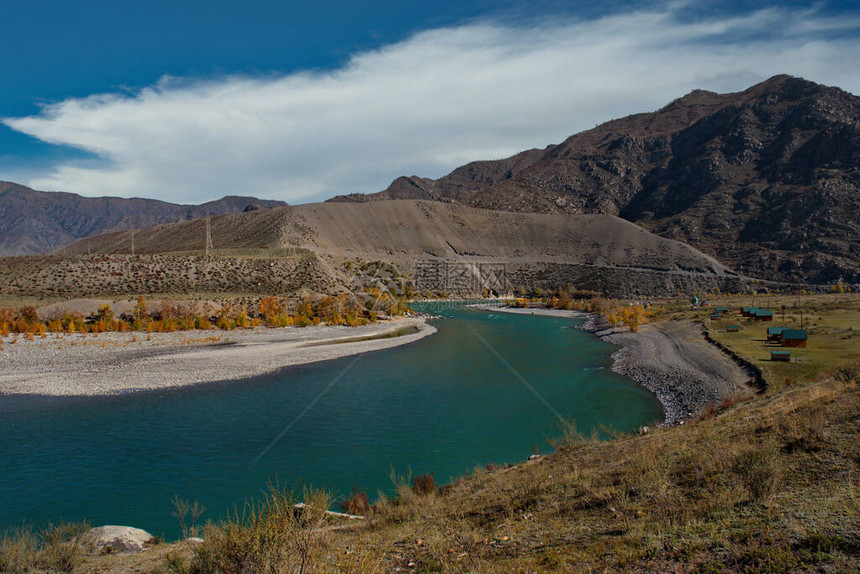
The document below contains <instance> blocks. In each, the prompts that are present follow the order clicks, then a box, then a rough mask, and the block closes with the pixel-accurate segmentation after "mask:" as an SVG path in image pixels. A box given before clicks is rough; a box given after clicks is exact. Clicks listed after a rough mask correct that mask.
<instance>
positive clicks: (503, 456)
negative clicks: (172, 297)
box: [0, 306, 662, 539]
mask: <svg viewBox="0 0 860 574" xmlns="http://www.w3.org/2000/svg"><path fill="white" fill-rule="evenodd" d="M423 310H426V311H428V312H431V313H434V314H437V315H442V316H443V318H441V319H437V320H434V324H435V325H436V327H437V328H438V329H439V332H438V333H437V334H435V335H433V336H430V337H427V338H425V339H422V340H420V341H418V342H416V343H413V344H410V345H405V346H401V347H397V348H394V349H389V350H384V351H377V352H373V353H367V354H363V355H358V356H357V357H347V358H345V359H338V360H334V361H328V362H323V363H317V364H312V365H306V366H302V367H291V368H288V369H285V370H283V371H281V372H278V373H277V374H273V375H269V376H266V377H260V378H255V379H250V380H247V381H241V382H224V383H214V384H205V385H197V386H193V387H186V388H182V389H176V390H170V391H163V392H144V393H136V394H130V395H122V396H107V397H86V398H47V397H22V396H6V397H0V530H2V529H3V528H6V527H10V526H16V525H17V526H20V525H21V524H22V523H25V522H26V523H28V524H34V525H37V526H38V525H44V524H46V523H48V522H53V523H57V522H58V521H59V520H62V519H64V520H80V519H83V518H86V519H88V520H90V521H91V522H92V523H93V524H94V525H101V524H125V525H130V526H137V527H140V528H144V529H146V530H149V531H150V532H152V533H154V534H158V535H161V536H163V537H165V538H168V539H173V538H175V537H176V536H177V535H178V526H177V524H176V520H175V519H174V518H173V517H172V516H171V512H172V500H173V498H174V496H179V497H180V498H185V499H188V500H198V501H200V502H201V503H202V504H203V505H204V506H205V507H206V508H207V510H206V513H205V514H204V516H203V519H210V520H218V519H219V518H223V517H225V516H226V514H227V513H228V512H229V511H230V509H232V508H233V507H234V506H235V505H241V504H242V503H243V501H244V500H246V499H248V498H250V497H255V496H257V495H259V494H260V492H261V491H262V490H263V489H265V487H266V485H267V482H268V481H270V480H273V479H277V481H278V482H279V483H280V484H282V485H287V486H290V487H296V488H298V489H300V488H301V486H302V485H314V486H323V487H327V488H329V489H332V490H333V491H334V492H336V493H338V494H339V495H344V494H346V493H348V492H349V491H350V490H351V489H352V488H353V487H354V486H358V487H359V488H360V489H366V490H367V492H368V493H369V494H370V495H371V497H374V496H375V495H376V493H377V492H378V491H380V490H381V491H383V492H387V491H390V490H391V489H392V486H391V480H390V478H389V474H390V470H391V469H392V468H393V469H394V471H395V472H397V473H398V474H404V473H406V472H408V471H409V470H410V469H411V471H412V472H413V473H414V474H422V473H425V472H433V473H434V475H435V477H436V479H437V481H439V482H442V483H444V482H447V481H449V480H452V479H453V478H455V477H457V476H459V475H462V474H463V473H465V472H467V471H469V470H471V469H473V468H475V467H476V466H478V465H482V466H483V465H486V464H489V463H495V464H503V463H510V462H516V461H520V460H523V459H525V458H527V457H528V456H529V455H530V454H532V452H533V451H534V450H539V451H540V452H549V451H550V450H551V447H550V445H549V442H548V441H549V440H551V439H552V438H554V437H558V436H559V435H560V434H561V425H560V423H559V419H558V415H560V416H561V417H563V418H564V419H566V420H568V421H575V422H576V425H577V428H578V429H580V430H585V431H586V432H588V430H589V429H591V428H597V427H598V426H599V425H603V426H605V427H608V428H612V429H617V430H619V431H630V430H634V429H636V428H638V427H639V426H641V425H643V424H650V423H652V422H654V421H655V420H658V419H661V418H662V411H661V408H660V405H659V403H658V402H657V401H656V399H655V398H654V397H653V396H652V395H651V394H650V393H648V392H646V391H645V390H643V389H642V388H640V387H638V386H637V385H635V384H633V383H632V382H630V381H628V380H626V379H624V378H622V377H619V376H616V375H614V374H612V373H610V372H609V371H608V370H607V369H605V367H606V366H607V365H608V363H609V355H610V354H611V353H612V351H613V350H614V348H613V347H612V346H610V345H608V344H605V343H603V342H601V341H600V340H598V339H597V338H595V337H593V336H592V335H589V334H587V333H583V332H581V331H579V330H577V329H574V328H571V327H572V326H573V325H575V324H576V323H577V321H576V320H571V319H561V318H556V317H542V316H535V315H514V314H507V313H500V312H487V311H479V310H470V309H458V308H454V307H453V306H452V307H449V308H444V307H443V308H440V307H427V308H424V309H423ZM128 376H129V377H133V376H134V373H129V374H128ZM278 437H280V438H278ZM276 439H277V440H276ZM267 448H268V450H267ZM261 454H262V456H261Z"/></svg>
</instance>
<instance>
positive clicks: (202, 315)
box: [0, 289, 409, 348]
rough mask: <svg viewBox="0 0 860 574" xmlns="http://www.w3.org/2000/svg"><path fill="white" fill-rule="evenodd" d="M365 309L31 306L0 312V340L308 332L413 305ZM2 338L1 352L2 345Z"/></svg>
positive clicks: (242, 303)
mask: <svg viewBox="0 0 860 574" xmlns="http://www.w3.org/2000/svg"><path fill="white" fill-rule="evenodd" d="M364 295H365V297H364V298H365V304H364V305H362V304H360V303H359V301H358V299H357V298H356V297H354V296H352V295H347V294H342V295H337V296H326V297H318V298H312V297H309V296H306V297H302V298H300V299H298V300H297V301H290V300H288V299H284V298H278V297H274V296H268V297H262V298H256V299H253V298H252V299H240V300H230V299H225V300H222V301H221V302H220V303H218V304H214V305H213V304H212V303H210V302H203V301H199V300H189V301H177V300H172V299H165V300H161V301H158V302H157V304H150V303H149V302H148V301H147V300H146V298H145V297H144V296H143V295H141V296H139V297H138V298H137V301H136V303H135V305H134V308H133V310H132V311H131V312H129V313H126V314H123V315H120V316H117V315H116V314H115V313H114V311H113V309H112V308H111V306H110V304H107V303H105V304H101V305H99V306H98V311H97V312H95V313H92V314H90V315H89V316H85V315H84V314H83V313H79V312H69V311H56V312H53V313H51V314H50V316H49V317H47V318H44V319H43V318H41V317H40V316H39V312H38V310H37V309H36V308H35V307H34V306H32V305H24V306H21V307H19V308H17V309H15V308H0V337H2V338H5V337H10V336H11V338H10V339H9V342H11V343H15V342H16V341H17V337H18V336H19V335H20V336H23V337H24V338H25V339H27V340H33V339H34V338H35V337H41V338H45V337H46V336H47V333H55V334H57V335H59V336H62V335H63V334H67V335H73V334H75V333H78V334H84V335H86V334H87V333H91V334H94V335H95V336H98V334H99V333H105V332H127V331H145V332H147V333H171V332H174V331H188V330H192V329H215V328H217V329H222V330H232V329H237V328H241V329H247V328H253V327H258V326H261V325H263V326H267V327H274V328H277V327H289V326H296V327H307V326H309V325H319V324H321V323H325V324H327V325H348V326H351V327H354V326H357V325H364V324H367V323H370V322H373V321H376V319H377V316H378V315H379V314H383V315H402V314H404V313H405V312H407V311H408V310H409V307H408V305H406V304H405V302H403V301H402V300H398V299H396V298H395V297H393V296H392V295H391V294H390V293H387V292H383V291H381V290H380V289H368V290H367V291H366V292H365V294H364ZM2 338H0V348H2V343H3V339H2Z"/></svg>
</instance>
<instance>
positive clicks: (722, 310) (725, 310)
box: [714, 307, 729, 313]
mask: <svg viewBox="0 0 860 574" xmlns="http://www.w3.org/2000/svg"><path fill="white" fill-rule="evenodd" d="M728 312H729V308H728V307H714V313H728Z"/></svg>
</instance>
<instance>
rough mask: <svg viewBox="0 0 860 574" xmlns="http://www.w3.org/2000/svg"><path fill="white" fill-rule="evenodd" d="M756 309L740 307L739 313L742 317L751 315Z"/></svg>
mask: <svg viewBox="0 0 860 574" xmlns="http://www.w3.org/2000/svg"><path fill="white" fill-rule="evenodd" d="M756 311H758V307H741V315H743V316H744V317H752V316H754V315H755V312H756Z"/></svg>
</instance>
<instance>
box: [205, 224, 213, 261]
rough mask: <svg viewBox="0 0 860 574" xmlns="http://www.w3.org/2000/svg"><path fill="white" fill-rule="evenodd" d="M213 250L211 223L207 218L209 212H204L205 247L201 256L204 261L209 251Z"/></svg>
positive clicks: (207, 257) (207, 258)
mask: <svg viewBox="0 0 860 574" xmlns="http://www.w3.org/2000/svg"><path fill="white" fill-rule="evenodd" d="M211 251H213V248H212V224H211V221H210V218H209V214H208V213H207V214H206V248H205V249H204V255H203V258H204V259H205V260H206V261H209V253H210V252H211Z"/></svg>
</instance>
